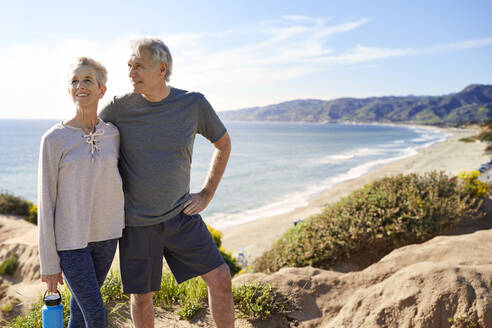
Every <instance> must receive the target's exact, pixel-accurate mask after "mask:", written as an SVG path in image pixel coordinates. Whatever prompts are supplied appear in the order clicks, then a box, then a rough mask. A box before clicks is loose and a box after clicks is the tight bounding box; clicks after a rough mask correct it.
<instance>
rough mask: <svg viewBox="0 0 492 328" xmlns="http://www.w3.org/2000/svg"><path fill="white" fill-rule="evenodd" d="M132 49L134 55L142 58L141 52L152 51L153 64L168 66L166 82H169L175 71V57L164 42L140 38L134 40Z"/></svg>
mask: <svg viewBox="0 0 492 328" xmlns="http://www.w3.org/2000/svg"><path fill="white" fill-rule="evenodd" d="M131 48H132V51H133V54H134V55H136V56H140V52H141V51H142V50H143V49H145V50H148V51H150V53H151V54H152V64H153V65H154V66H155V65H159V64H160V63H162V62H165V63H166V64H167V72H166V76H165V78H166V82H168V81H169V77H170V76H171V74H172V71H173V57H172V56H171V52H170V51H169V48H168V47H167V46H166V44H165V43H164V42H162V41H161V40H159V39H156V38H140V39H137V40H134V41H133V42H132V43H131Z"/></svg>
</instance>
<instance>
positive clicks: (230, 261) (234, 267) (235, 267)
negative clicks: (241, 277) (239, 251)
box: [219, 247, 241, 276]
mask: <svg viewBox="0 0 492 328" xmlns="http://www.w3.org/2000/svg"><path fill="white" fill-rule="evenodd" d="M219 252H220V255H222V258H223V259H224V261H225V263H226V264H227V266H229V270H231V275H233V276H234V275H236V274H237V273H238V272H239V271H241V267H240V266H239V264H238V263H237V260H236V258H234V257H233V256H232V253H231V252H229V251H226V250H225V249H224V247H219Z"/></svg>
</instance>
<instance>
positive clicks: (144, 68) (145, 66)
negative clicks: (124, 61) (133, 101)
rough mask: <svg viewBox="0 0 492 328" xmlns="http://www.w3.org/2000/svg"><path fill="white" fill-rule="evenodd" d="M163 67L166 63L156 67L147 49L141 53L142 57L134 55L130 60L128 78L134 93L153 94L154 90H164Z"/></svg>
mask: <svg viewBox="0 0 492 328" xmlns="http://www.w3.org/2000/svg"><path fill="white" fill-rule="evenodd" d="M163 66H165V63H162V64H161V65H155V66H154V65H153V64H152V55H151V52H150V51H148V50H146V49H142V50H141V51H140V56H137V55H135V54H132V55H131V56H130V60H128V76H129V77H130V80H131V82H132V85H133V92H135V93H140V94H151V93H152V92H153V91H154V90H157V89H159V88H162V86H163V84H164V75H163V72H162V67H163ZM165 69H167V67H165ZM164 74H165V72H164Z"/></svg>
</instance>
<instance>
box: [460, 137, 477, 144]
mask: <svg viewBox="0 0 492 328" xmlns="http://www.w3.org/2000/svg"><path fill="white" fill-rule="evenodd" d="M459 141H461V142H466V143H470V142H475V141H476V139H474V138H461V139H459Z"/></svg>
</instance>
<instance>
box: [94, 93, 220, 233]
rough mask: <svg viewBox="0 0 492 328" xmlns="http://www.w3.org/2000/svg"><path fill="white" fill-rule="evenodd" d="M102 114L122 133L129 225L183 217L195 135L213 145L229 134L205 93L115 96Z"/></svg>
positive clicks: (120, 163) (121, 156)
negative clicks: (157, 99) (156, 98)
mask: <svg viewBox="0 0 492 328" xmlns="http://www.w3.org/2000/svg"><path fill="white" fill-rule="evenodd" d="M99 116H100V117H101V119H102V120H103V121H105V122H111V123H113V124H114V125H116V127H118V129H119V131H120V137H121V144H120V161H119V169H120V174H121V177H122V179H123V191H124V193H125V218H126V220H125V221H126V225H127V226H147V225H153V224H157V223H161V222H164V221H166V220H169V219H171V218H173V217H174V216H176V215H177V214H178V213H180V212H181V211H182V210H183V205H184V203H185V201H186V200H187V199H188V198H189V192H190V190H189V186H190V168H191V158H192V152H193V143H194V140H195V135H196V133H199V134H201V135H203V136H204V137H205V138H207V139H208V140H210V141H211V142H216V141H217V140H219V139H220V138H221V137H222V136H224V134H225V133H226V128H225V127H224V125H223V124H222V122H221V121H220V119H219V117H218V116H217V114H216V113H215V111H214V110H213V108H212V106H211V105H210V104H209V102H208V101H207V100H206V99H205V97H204V96H203V95H202V94H200V93H196V92H187V91H184V90H180V89H176V88H171V92H170V93H169V95H168V96H167V97H166V98H164V99H163V100H162V101H160V102H149V101H147V100H146V99H145V98H144V97H143V96H142V95H140V94H135V93H131V94H127V95H125V96H122V97H115V98H114V100H113V101H112V102H111V103H110V104H109V105H107V106H106V107H105V108H104V109H103V110H102V111H101V113H100V114H99Z"/></svg>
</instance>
